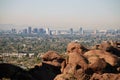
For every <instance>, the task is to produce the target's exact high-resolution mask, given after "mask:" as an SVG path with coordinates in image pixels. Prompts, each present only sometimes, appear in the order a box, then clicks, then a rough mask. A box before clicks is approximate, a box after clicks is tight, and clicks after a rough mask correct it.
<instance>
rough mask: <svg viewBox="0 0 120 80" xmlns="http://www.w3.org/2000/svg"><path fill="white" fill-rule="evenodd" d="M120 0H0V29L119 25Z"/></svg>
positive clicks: (94, 27) (103, 27)
mask: <svg viewBox="0 0 120 80" xmlns="http://www.w3.org/2000/svg"><path fill="white" fill-rule="evenodd" d="M119 7H120V0H59V1H57V0H12V1H10V0H0V24H13V25H14V26H8V27H2V26H0V30H1V29H9V28H11V27H14V28H16V29H20V28H25V27H28V26H32V27H41V26H44V27H49V28H52V29H54V28H55V29H69V28H74V29H78V28H80V27H83V28H85V29H120V9H119Z"/></svg>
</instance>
